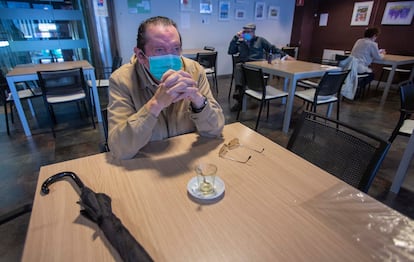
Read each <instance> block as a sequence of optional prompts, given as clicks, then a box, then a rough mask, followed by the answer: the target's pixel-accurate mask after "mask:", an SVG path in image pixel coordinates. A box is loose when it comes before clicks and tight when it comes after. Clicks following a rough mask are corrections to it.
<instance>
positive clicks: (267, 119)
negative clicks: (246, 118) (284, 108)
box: [266, 100, 270, 121]
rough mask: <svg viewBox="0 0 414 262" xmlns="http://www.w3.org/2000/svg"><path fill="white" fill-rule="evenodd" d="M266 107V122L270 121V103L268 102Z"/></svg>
mask: <svg viewBox="0 0 414 262" xmlns="http://www.w3.org/2000/svg"><path fill="white" fill-rule="evenodd" d="M266 107H267V113H266V121H269V107H270V101H269V100H267V101H266Z"/></svg>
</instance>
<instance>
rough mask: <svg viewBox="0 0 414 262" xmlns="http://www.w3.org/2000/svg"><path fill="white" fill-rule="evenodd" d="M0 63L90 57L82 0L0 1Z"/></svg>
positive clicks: (5, 66) (5, 67) (3, 66)
mask: <svg viewBox="0 0 414 262" xmlns="http://www.w3.org/2000/svg"><path fill="white" fill-rule="evenodd" d="M0 17H1V19H0V56H1V58H0V63H1V64H0V66H1V69H2V71H3V72H4V73H6V72H8V71H9V70H10V69H11V68H13V67H14V66H15V65H17V64H26V63H54V62H61V61H71V60H89V61H90V60H91V59H90V52H89V46H88V41H87V35H86V27H85V22H84V18H83V13H82V8H81V4H80V1H79V0H71V1H67V0H66V1H63V0H54V1H37V0H27V1H0Z"/></svg>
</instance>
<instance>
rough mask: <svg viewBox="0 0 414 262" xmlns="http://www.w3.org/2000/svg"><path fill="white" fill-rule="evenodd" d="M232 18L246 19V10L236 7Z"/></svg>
mask: <svg viewBox="0 0 414 262" xmlns="http://www.w3.org/2000/svg"><path fill="white" fill-rule="evenodd" d="M234 19H236V20H244V19H246V10H244V9H236V11H235V12H234Z"/></svg>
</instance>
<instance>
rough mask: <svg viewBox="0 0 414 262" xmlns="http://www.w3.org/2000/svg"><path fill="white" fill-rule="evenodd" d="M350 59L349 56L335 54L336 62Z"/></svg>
mask: <svg viewBox="0 0 414 262" xmlns="http://www.w3.org/2000/svg"><path fill="white" fill-rule="evenodd" d="M348 57H349V55H340V54H335V61H338V62H339V61H342V60H345V59H347V58H348Z"/></svg>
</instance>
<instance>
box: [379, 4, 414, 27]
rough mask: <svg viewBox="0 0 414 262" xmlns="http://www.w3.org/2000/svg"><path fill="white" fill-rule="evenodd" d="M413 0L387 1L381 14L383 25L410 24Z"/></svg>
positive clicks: (413, 12) (413, 6)
mask: <svg viewBox="0 0 414 262" xmlns="http://www.w3.org/2000/svg"><path fill="white" fill-rule="evenodd" d="M413 14H414V1H404V2H388V3H387V6H386V7H385V10H384V15H383V16H382V21H381V24H383V25H410V24H411V21H412V20H413Z"/></svg>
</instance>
